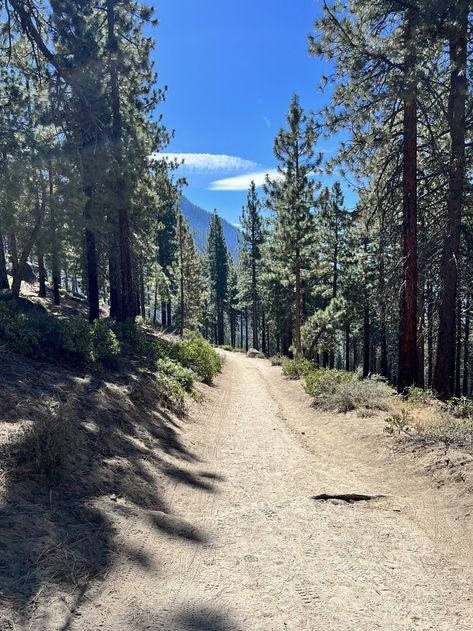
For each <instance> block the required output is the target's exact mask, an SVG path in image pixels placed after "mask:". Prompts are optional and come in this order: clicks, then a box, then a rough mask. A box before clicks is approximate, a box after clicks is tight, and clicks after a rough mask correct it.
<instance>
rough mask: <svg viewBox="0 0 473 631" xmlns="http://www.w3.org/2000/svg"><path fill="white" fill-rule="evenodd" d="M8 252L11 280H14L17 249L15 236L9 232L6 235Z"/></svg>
mask: <svg viewBox="0 0 473 631" xmlns="http://www.w3.org/2000/svg"><path fill="white" fill-rule="evenodd" d="M8 251H9V253H10V262H11V274H12V278H15V276H16V275H17V269H18V248H17V244H16V235H15V233H14V232H10V233H9V234H8Z"/></svg>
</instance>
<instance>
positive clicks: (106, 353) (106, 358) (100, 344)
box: [91, 320, 121, 368]
mask: <svg viewBox="0 0 473 631" xmlns="http://www.w3.org/2000/svg"><path fill="white" fill-rule="evenodd" d="M91 334H92V345H93V354H94V361H98V362H100V363H101V364H103V365H104V366H106V367H108V368H114V367H115V366H116V363H117V359H118V356H119V355H120V350H121V347H120V342H119V341H118V338H117V336H116V335H115V333H114V332H113V330H112V328H111V326H110V324H109V323H108V322H105V321H104V320H96V321H95V322H94V324H93V325H92V328H91Z"/></svg>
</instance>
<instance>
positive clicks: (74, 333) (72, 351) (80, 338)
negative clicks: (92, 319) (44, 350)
mask: <svg viewBox="0 0 473 631" xmlns="http://www.w3.org/2000/svg"><path fill="white" fill-rule="evenodd" d="M57 327H58V334H59V338H58V342H59V348H58V351H59V353H60V354H61V355H63V357H64V358H65V359H68V360H69V361H71V362H73V363H74V364H78V365H88V366H92V365H93V364H94V362H95V355H94V346H93V342H92V335H91V327H90V325H89V323H88V322H86V321H85V320H79V319H71V320H58V321H57Z"/></svg>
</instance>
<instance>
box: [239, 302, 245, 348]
mask: <svg viewBox="0 0 473 631" xmlns="http://www.w3.org/2000/svg"><path fill="white" fill-rule="evenodd" d="M243 347H244V342H243V311H242V312H241V313H240V348H241V349H242V350H243Z"/></svg>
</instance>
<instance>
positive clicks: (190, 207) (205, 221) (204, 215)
mask: <svg viewBox="0 0 473 631" xmlns="http://www.w3.org/2000/svg"><path fill="white" fill-rule="evenodd" d="M181 210H182V213H183V215H184V216H185V217H186V218H187V221H188V222H189V225H190V228H191V230H192V232H193V233H194V239H195V243H196V245H197V247H198V248H199V250H200V251H201V252H203V251H204V248H205V244H206V242H207V235H208V232H209V223H210V216H211V213H209V212H208V211H207V210H204V209H203V208H200V207H199V206H196V205H195V204H193V203H192V202H190V201H189V200H188V199H187V197H184V196H182V198H181ZM221 219H222V225H223V235H224V237H225V241H226V243H227V248H228V249H229V251H230V252H231V253H232V256H233V258H236V256H237V254H238V251H239V249H240V245H239V243H238V237H239V234H240V231H239V230H238V228H236V227H235V226H233V225H232V224H231V223H229V222H228V221H226V220H225V219H223V217H222V218H221Z"/></svg>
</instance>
